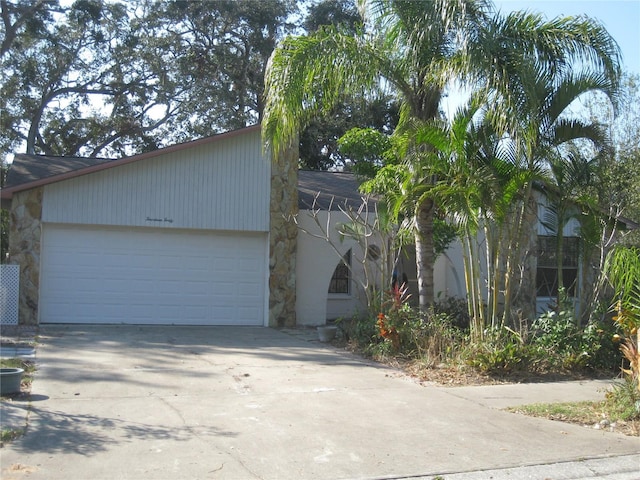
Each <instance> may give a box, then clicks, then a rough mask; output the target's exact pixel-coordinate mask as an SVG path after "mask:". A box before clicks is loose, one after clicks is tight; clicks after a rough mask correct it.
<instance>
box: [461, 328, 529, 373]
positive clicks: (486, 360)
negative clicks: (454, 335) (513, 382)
mask: <svg viewBox="0 0 640 480" xmlns="http://www.w3.org/2000/svg"><path fill="white" fill-rule="evenodd" d="M466 357H467V362H466V363H467V364H468V365H470V366H471V367H473V368H475V369H476V370H478V371H479V372H481V373H485V374H489V375H501V376H502V375H508V374H510V373H514V372H522V371H525V370H527V369H528V368H529V365H530V361H531V351H530V348H529V346H528V345H527V344H526V343H525V342H524V341H523V340H522V337H521V336H520V335H518V334H517V333H516V332H514V331H513V330H510V329H507V328H497V329H490V330H487V331H486V332H485V336H484V339H483V340H482V341H481V342H478V343H476V344H474V345H472V346H471V347H470V348H469V350H468V351H467V354H466Z"/></svg>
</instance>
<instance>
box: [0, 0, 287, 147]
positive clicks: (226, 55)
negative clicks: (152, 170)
mask: <svg viewBox="0 0 640 480" xmlns="http://www.w3.org/2000/svg"><path fill="white" fill-rule="evenodd" d="M1 5H2V17H3V20H4V21H5V22H6V23H5V26H7V25H10V28H8V29H7V31H6V35H5V37H4V38H3V44H2V52H3V55H2V67H3V68H2V74H1V76H0V89H1V93H2V95H1V96H0V98H1V100H0V112H1V115H2V117H1V122H0V123H1V124H2V129H3V135H2V141H1V142H0V146H1V147H3V148H2V150H3V151H4V152H10V151H12V150H14V151H15V150H17V149H18V148H22V147H23V146H24V147H26V151H27V153H43V154H53V155H86V156H111V157H113V156H121V155H125V154H133V153H139V152H142V151H147V150H152V149H155V148H158V147H159V146H163V145H166V144H169V143H176V142H179V141H184V140H188V139H193V138H198V137H202V136H206V135H211V134H213V133H216V132H220V131H224V130H229V129H234V128H238V127H243V126H247V125H250V124H255V123H257V122H258V119H259V117H260V114H261V112H262V90H263V85H264V79H263V78H264V69H265V66H266V63H267V60H268V58H269V56H270V55H271V52H272V50H273V48H274V47H275V43H276V40H277V39H278V38H279V37H280V36H281V35H282V34H283V33H284V31H285V30H286V28H287V26H286V19H287V17H288V16H289V14H290V13H292V12H293V10H294V9H295V8H296V5H295V3H293V2H290V1H288V0H268V1H265V0H247V1H243V2H235V1H231V0H219V1H216V2H187V1H181V0H180V1H175V0H140V1H138V2H110V1H105V0H81V1H76V2H73V3H70V2H65V3H64V4H63V5H60V4H59V2H58V1H38V2H36V1H30V0H25V1H24V2H22V1H21V2H17V4H16V3H14V2H5V1H3V2H2V4H1ZM221 39H224V41H221Z"/></svg>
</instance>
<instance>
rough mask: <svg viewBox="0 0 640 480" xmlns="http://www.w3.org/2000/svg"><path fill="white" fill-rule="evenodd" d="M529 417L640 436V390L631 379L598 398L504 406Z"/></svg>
mask: <svg viewBox="0 0 640 480" xmlns="http://www.w3.org/2000/svg"><path fill="white" fill-rule="evenodd" d="M507 410H508V411H510V412H515V413H521V414H524V415H529V416H532V417H542V418H547V419H549V420H557V421H561V422H567V423H574V424H578V425H584V426H588V427H591V428H601V429H603V430H611V431H615V432H619V433H623V434H625V435H630V436H636V437H637V436H640V392H638V391H637V390H636V389H635V385H634V383H633V382H630V381H625V382H623V383H621V384H618V385H616V386H615V387H614V389H613V390H612V391H610V392H608V393H607V394H606V397H605V399H604V400H602V401H599V402H566V403H536V404H531V405H524V406H519V407H513V408H509V409H507Z"/></svg>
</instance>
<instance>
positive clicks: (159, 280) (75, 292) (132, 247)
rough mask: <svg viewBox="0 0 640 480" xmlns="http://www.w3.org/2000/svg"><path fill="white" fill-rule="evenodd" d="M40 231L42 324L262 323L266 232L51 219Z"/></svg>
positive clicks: (263, 317)
mask: <svg viewBox="0 0 640 480" xmlns="http://www.w3.org/2000/svg"><path fill="white" fill-rule="evenodd" d="M42 233H43V240H44V241H43V244H42V245H43V251H42V278H41V289H40V321H41V323H99V324H156V325H158V324H162V325H173V324H175V325H264V323H265V313H264V312H265V295H266V292H265V283H266V280H265V279H266V277H265V270H266V265H267V260H266V251H267V248H266V241H267V240H266V235H265V234H259V233H242V234H240V233H238V232H234V233H231V232H229V233H225V232H210V231H198V230H191V231H189V230H167V229H161V228H112V227H89V226H73V225H56V224H46V225H44V226H43V232H42Z"/></svg>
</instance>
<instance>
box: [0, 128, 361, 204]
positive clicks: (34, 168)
mask: <svg viewBox="0 0 640 480" xmlns="http://www.w3.org/2000/svg"><path fill="white" fill-rule="evenodd" d="M257 128H259V126H254V127H248V128H244V129H240V130H235V131H233V132H229V133H226V134H220V135H215V136H213V137H208V138H205V139H201V140H195V141H193V142H187V143H182V144H179V145H174V146H171V147H167V148H163V149H159V150H154V151H152V152H147V153H143V154H140V155H134V156H131V157H124V158H120V159H108V158H86V157H56V156H47V155H27V154H16V155H15V157H14V160H13V163H12V164H11V166H10V168H9V172H8V173H7V180H6V183H5V186H4V188H3V189H2V192H0V195H1V197H2V200H3V207H5V204H4V202H8V201H10V200H11V198H12V196H13V194H14V193H15V192H20V191H24V190H30V189H32V188H36V187H39V186H43V185H48V184H52V183H56V182H60V181H63V180H68V179H71V178H75V177H79V176H81V175H87V174H90V173H94V172H98V171H102V170H106V169H109V168H114V167H117V166H120V165H126V164H129V163H133V162H136V161H140V160H144V159H148V158H152V157H155V156H159V155H161V154H165V153H169V152H173V151H180V150H183V149H187V148H191V147H193V146H197V145H202V144H206V143H210V142H215V141H218V140H220V139H223V138H228V137H229V136H230V135H238V134H240V133H245V132H248V131H253V130H256V129H257ZM359 184H360V182H359V181H358V179H357V177H356V176H355V175H353V174H351V173H339V172H321V171H304V170H301V171H299V175H298V206H299V208H300V209H301V210H308V209H311V208H319V209H321V210H328V209H329V208H331V209H332V210H338V209H339V208H340V207H344V206H345V203H348V204H349V205H351V206H353V207H354V208H358V207H359V206H360V205H361V204H362V201H363V200H362V196H361V195H360V193H359V191H358V186H359Z"/></svg>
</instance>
